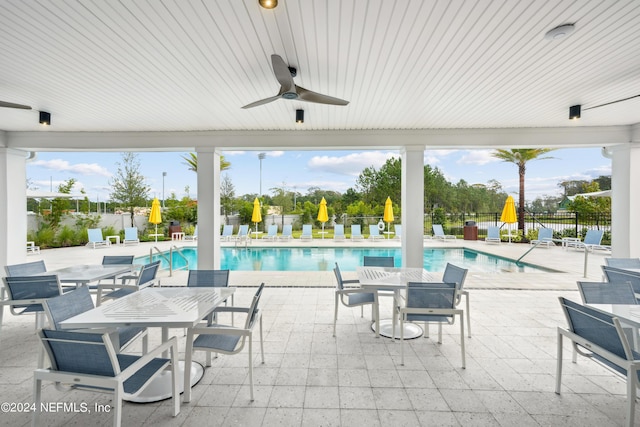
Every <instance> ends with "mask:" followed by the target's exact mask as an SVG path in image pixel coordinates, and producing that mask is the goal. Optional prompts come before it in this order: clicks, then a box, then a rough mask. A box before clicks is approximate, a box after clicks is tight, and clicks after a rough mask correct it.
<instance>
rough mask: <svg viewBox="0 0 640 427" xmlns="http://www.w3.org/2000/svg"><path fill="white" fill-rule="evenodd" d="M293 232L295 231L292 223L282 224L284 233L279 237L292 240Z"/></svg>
mask: <svg viewBox="0 0 640 427" xmlns="http://www.w3.org/2000/svg"><path fill="white" fill-rule="evenodd" d="M292 232H293V226H292V225H291V224H286V225H284V226H282V235H280V236H279V237H278V239H280V240H290V239H292V238H293V235H292Z"/></svg>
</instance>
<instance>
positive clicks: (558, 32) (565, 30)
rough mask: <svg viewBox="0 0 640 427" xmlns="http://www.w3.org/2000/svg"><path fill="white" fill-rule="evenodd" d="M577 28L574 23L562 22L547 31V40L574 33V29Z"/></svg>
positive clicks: (545, 36)
mask: <svg viewBox="0 0 640 427" xmlns="http://www.w3.org/2000/svg"><path fill="white" fill-rule="evenodd" d="M575 29H576V27H575V26H574V25H573V24H562V25H560V26H557V27H555V28H553V29H551V30H549V31H547V33H546V34H545V35H544V38H545V39H547V40H559V39H562V38H565V37H567V36H568V35H569V34H571V33H573V30H575Z"/></svg>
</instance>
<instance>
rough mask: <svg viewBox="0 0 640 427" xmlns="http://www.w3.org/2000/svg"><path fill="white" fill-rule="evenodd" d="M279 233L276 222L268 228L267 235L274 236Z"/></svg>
mask: <svg viewBox="0 0 640 427" xmlns="http://www.w3.org/2000/svg"><path fill="white" fill-rule="evenodd" d="M277 235H278V226H277V225H276V224H271V225H270V226H269V228H268V229H267V236H269V237H273V236H277Z"/></svg>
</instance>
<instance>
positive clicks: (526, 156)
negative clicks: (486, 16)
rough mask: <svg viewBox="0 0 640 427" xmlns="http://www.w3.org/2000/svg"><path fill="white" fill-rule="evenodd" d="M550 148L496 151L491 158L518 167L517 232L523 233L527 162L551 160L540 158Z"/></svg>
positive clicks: (550, 149)
mask: <svg viewBox="0 0 640 427" xmlns="http://www.w3.org/2000/svg"><path fill="white" fill-rule="evenodd" d="M549 151H553V149H552V148H518V149H511V150H496V151H495V152H493V153H492V155H493V157H495V158H497V159H500V160H502V161H504V162H509V163H513V164H515V165H516V166H518V176H519V177H520V190H519V198H518V230H522V233H524V176H525V173H526V171H527V162H530V161H531V160H544V159H551V158H552V157H540V156H542V155H544V154H546V153H548V152H549Z"/></svg>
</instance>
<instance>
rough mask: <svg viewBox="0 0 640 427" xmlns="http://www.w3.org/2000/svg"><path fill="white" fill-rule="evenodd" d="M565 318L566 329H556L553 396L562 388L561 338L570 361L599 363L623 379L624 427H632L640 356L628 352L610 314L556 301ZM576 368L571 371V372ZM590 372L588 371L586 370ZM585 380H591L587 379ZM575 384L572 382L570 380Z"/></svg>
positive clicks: (630, 351)
mask: <svg viewBox="0 0 640 427" xmlns="http://www.w3.org/2000/svg"><path fill="white" fill-rule="evenodd" d="M558 299H559V300H560V305H561V306H562V309H563V311H564V314H565V317H566V319H567V324H568V328H567V329H565V328H562V327H558V340H557V367H556V390H555V391H556V393H557V394H560V390H561V387H562V363H563V355H562V353H563V347H564V345H563V342H562V341H563V338H565V337H566V338H568V339H569V340H570V341H571V345H572V346H573V349H574V352H573V357H572V361H573V363H574V364H575V363H576V362H577V355H578V354H579V355H581V356H584V357H587V358H589V359H591V360H595V361H597V362H599V363H600V364H601V365H603V366H605V367H607V368H609V369H611V370H613V371H614V372H615V373H617V374H619V375H621V376H622V377H623V378H626V381H627V404H626V408H625V411H624V413H625V418H626V420H625V421H626V423H625V425H627V426H629V427H631V426H633V425H634V417H635V401H636V393H637V391H636V390H637V387H638V386H639V385H640V384H639V381H638V371H640V355H639V354H638V353H636V352H635V351H633V350H632V347H631V345H630V344H629V340H628V339H627V336H626V334H625V332H624V330H623V328H622V326H621V323H620V320H619V319H618V318H617V317H615V316H614V315H612V314H610V313H606V312H603V311H601V310H596V309H594V308H591V307H588V306H584V305H581V304H578V303H575V302H573V301H570V300H568V299H565V298H562V297H560V298H558ZM575 371H576V369H575V368H573V369H572V372H575ZM589 372H590V371H589ZM589 378H591V379H595V377H593V376H590V377H589ZM573 381H575V380H573Z"/></svg>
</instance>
